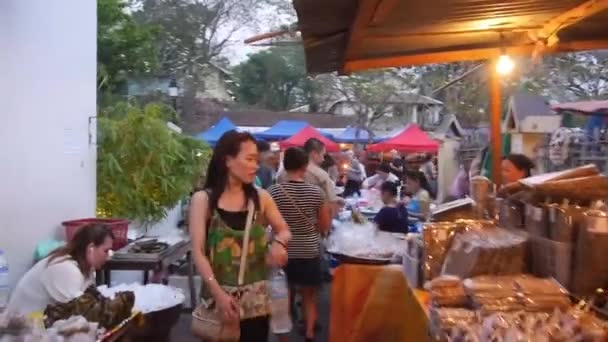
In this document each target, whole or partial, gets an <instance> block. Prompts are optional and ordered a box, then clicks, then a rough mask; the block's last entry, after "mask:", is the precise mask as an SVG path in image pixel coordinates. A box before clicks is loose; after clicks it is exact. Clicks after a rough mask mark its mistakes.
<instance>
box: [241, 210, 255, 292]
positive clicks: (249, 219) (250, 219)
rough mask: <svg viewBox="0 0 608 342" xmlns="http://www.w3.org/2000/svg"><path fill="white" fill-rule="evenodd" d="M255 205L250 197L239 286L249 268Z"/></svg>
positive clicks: (242, 248)
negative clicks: (248, 255)
mask: <svg viewBox="0 0 608 342" xmlns="http://www.w3.org/2000/svg"><path fill="white" fill-rule="evenodd" d="M254 210H255V206H254V205H253V201H252V200H251V199H250V200H249V202H247V221H245V236H244V237H243V246H242V247H241V263H240V265H239V278H238V284H239V286H241V285H243V282H244V279H245V270H246V269H247V254H249V235H250V231H251V226H252V225H253V211H254Z"/></svg>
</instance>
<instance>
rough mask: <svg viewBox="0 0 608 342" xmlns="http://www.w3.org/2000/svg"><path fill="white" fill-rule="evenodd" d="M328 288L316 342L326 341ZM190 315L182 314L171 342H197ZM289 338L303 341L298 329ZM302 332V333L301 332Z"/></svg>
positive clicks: (323, 295)
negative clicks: (192, 333)
mask: <svg viewBox="0 0 608 342" xmlns="http://www.w3.org/2000/svg"><path fill="white" fill-rule="evenodd" d="M329 288H330V284H325V286H324V288H323V290H322V292H321V296H320V303H319V323H320V325H321V327H320V331H318V332H317V337H316V340H315V341H316V342H326V341H327V340H328V322H329ZM190 319H191V318H190V315H189V314H183V315H182V317H181V318H180V320H179V322H178V323H177V325H176V326H175V328H173V331H172V334H171V341H176V342H198V341H197V340H196V339H195V338H193V337H192V335H191V334H190ZM294 330H295V331H293V332H292V334H291V336H290V341H293V342H296V341H297V342H299V341H304V337H303V335H300V334H298V331H297V330H299V329H294ZM302 332H303V331H302ZM276 341H278V339H277V338H276V337H274V336H271V337H270V339H269V342H276Z"/></svg>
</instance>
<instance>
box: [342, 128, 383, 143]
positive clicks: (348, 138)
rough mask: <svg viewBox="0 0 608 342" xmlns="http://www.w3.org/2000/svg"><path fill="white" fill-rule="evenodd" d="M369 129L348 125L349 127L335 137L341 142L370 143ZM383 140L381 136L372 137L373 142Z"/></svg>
mask: <svg viewBox="0 0 608 342" xmlns="http://www.w3.org/2000/svg"><path fill="white" fill-rule="evenodd" d="M357 130H358V131H359V134H358V135H357ZM369 136H370V134H369V130H367V129H364V128H359V129H357V127H348V128H347V129H345V130H344V132H342V133H341V134H340V135H338V136H336V137H334V140H335V141H337V142H340V143H350V144H352V143H362V144H365V143H368V142H369ZM380 140H382V139H381V138H380V137H374V138H373V139H372V142H378V141H380Z"/></svg>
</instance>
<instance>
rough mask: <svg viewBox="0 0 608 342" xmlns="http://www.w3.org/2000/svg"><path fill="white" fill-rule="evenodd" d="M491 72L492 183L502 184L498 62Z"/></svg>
mask: <svg viewBox="0 0 608 342" xmlns="http://www.w3.org/2000/svg"><path fill="white" fill-rule="evenodd" d="M491 66H492V67H491V68H489V71H490V146H491V147H490V151H492V181H493V182H494V184H496V185H497V186H500V184H501V179H500V178H501V177H500V176H501V172H500V164H501V162H502V134H501V129H500V128H501V121H502V104H501V98H500V75H499V74H498V72H497V71H496V60H494V61H493V63H491Z"/></svg>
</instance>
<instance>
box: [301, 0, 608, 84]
mask: <svg viewBox="0 0 608 342" xmlns="http://www.w3.org/2000/svg"><path fill="white" fill-rule="evenodd" d="M293 4H294V7H295V9H296V11H297V14H298V28H299V29H300V32H301V34H302V39H303V43H304V48H305V50H306V62H307V66H308V70H309V72H312V73H324V72H333V71H339V72H344V73H349V72H353V71H357V70H365V69H373V68H383V67H395V66H407V65H418V64H430V63H446V62H456V61H465V60H483V59H492V58H495V57H497V56H499V55H500V54H510V55H527V56H530V55H532V54H544V53H556V52H566V51H578V50H595V49H605V48H608V30H606V24H605V23H606V22H607V21H608V11H606V9H608V1H605V0H515V1H489V0H480V1H470V0H446V1H441V3H432V2H428V1H412V0H358V1H353V0H293Z"/></svg>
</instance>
